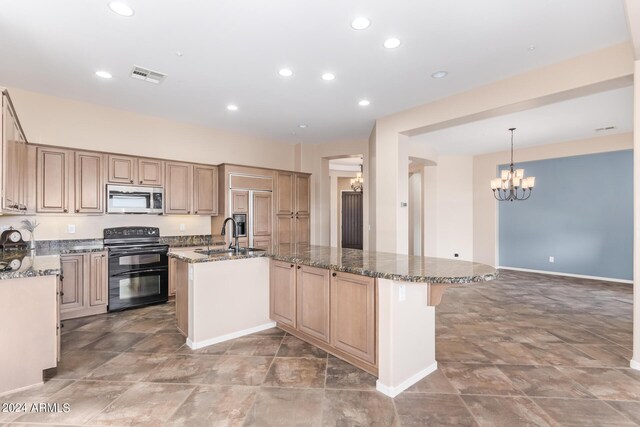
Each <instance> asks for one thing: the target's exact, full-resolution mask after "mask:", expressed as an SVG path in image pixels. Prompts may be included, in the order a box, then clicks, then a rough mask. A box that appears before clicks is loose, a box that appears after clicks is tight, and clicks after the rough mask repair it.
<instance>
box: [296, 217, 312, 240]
mask: <svg viewBox="0 0 640 427" xmlns="http://www.w3.org/2000/svg"><path fill="white" fill-rule="evenodd" d="M295 221H296V222H295V228H296V231H295V243H296V245H297V246H298V247H300V246H305V245H310V244H311V218H310V217H309V215H298V216H296V219H295Z"/></svg>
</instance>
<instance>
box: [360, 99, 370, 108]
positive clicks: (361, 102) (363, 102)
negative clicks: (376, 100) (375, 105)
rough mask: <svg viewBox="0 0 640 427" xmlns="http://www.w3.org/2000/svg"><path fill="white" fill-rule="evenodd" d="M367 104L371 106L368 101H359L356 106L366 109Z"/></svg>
mask: <svg viewBox="0 0 640 427" xmlns="http://www.w3.org/2000/svg"><path fill="white" fill-rule="evenodd" d="M369 104H371V102H369V100H368V99H361V100H360V101H358V105H359V106H361V107H366V106H367V105H369Z"/></svg>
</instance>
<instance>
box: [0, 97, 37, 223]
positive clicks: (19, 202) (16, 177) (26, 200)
mask: <svg viewBox="0 0 640 427" xmlns="http://www.w3.org/2000/svg"><path fill="white" fill-rule="evenodd" d="M1 114H2V117H1V118H2V120H1V123H2V126H1V127H2V141H1V142H0V162H1V163H0V181H1V182H0V186H1V188H0V194H1V196H2V200H0V210H1V211H2V213H8V214H24V213H27V212H28V211H29V213H32V212H33V210H34V209H33V206H32V203H30V202H32V201H33V195H32V194H30V192H33V193H34V192H35V191H34V190H35V189H32V188H31V187H30V186H29V185H28V184H29V182H30V181H31V180H30V177H29V174H34V175H35V171H34V170H33V168H32V165H31V164H30V163H29V160H30V159H29V156H30V153H29V150H28V148H27V144H26V138H25V136H24V134H23V133H22V129H21V127H20V125H19V121H18V116H17V115H16V112H15V111H14V110H13V107H12V105H11V102H10V99H9V95H8V93H7V92H6V91H5V92H3V93H2V110H1ZM33 164H35V162H34V163H33Z"/></svg>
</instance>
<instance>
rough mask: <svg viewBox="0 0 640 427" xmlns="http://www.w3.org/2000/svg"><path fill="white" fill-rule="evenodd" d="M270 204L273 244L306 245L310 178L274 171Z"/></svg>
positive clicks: (308, 221)
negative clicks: (274, 242)
mask: <svg viewBox="0 0 640 427" xmlns="http://www.w3.org/2000/svg"><path fill="white" fill-rule="evenodd" d="M275 192H276V196H275V199H276V201H275V203H274V206H275V208H274V213H275V228H276V244H278V245H297V246H302V245H308V244H309V243H310V234H311V232H310V230H311V218H310V215H311V197H310V196H311V177H310V175H309V174H304V173H296V172H283V171H278V172H277V174H276V188H275Z"/></svg>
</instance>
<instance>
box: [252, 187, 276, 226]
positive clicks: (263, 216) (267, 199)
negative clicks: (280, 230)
mask: <svg viewBox="0 0 640 427" xmlns="http://www.w3.org/2000/svg"><path fill="white" fill-rule="evenodd" d="M271 211H272V207H271V193H267V192H265V193H260V192H256V193H253V235H254V236H271V223H272V220H271V218H272V216H271Z"/></svg>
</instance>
